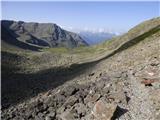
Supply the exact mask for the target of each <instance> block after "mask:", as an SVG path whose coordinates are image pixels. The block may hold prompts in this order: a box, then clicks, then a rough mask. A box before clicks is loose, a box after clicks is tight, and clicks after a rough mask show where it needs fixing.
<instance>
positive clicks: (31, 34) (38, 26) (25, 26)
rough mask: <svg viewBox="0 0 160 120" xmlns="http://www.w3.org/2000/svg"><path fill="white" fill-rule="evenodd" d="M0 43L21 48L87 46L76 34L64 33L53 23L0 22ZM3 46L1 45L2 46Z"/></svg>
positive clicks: (64, 31)
mask: <svg viewBox="0 0 160 120" xmlns="http://www.w3.org/2000/svg"><path fill="white" fill-rule="evenodd" d="M1 26H2V43H7V44H12V45H15V46H18V47H21V48H25V49H30V48H32V49H33V48H35V47H67V48H73V47H78V46H87V45H88V43H87V42H85V40H84V39H82V38H81V37H80V36H79V35H78V34H76V33H73V32H69V31H66V30H64V29H62V28H60V27H59V26H58V25H56V24H53V23H36V22H28V23H27V22H23V21H18V22H16V21H9V20H2V21H1ZM2 45H3V44H2Z"/></svg>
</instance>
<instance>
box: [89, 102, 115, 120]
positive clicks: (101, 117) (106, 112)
mask: <svg viewBox="0 0 160 120" xmlns="http://www.w3.org/2000/svg"><path fill="white" fill-rule="evenodd" d="M116 109H117V105H115V104H111V103H107V102H105V101H104V100H99V101H97V102H96V104H95V105H94V108H93V110H92V114H93V116H94V117H95V119H96V120H111V118H112V117H113V115H114V112H115V111H116Z"/></svg>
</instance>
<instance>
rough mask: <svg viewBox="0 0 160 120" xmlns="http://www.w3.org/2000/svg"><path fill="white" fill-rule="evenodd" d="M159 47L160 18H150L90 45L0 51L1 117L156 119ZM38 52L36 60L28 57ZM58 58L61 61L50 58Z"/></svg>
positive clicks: (159, 85)
mask: <svg viewBox="0 0 160 120" xmlns="http://www.w3.org/2000/svg"><path fill="white" fill-rule="evenodd" d="M159 48H160V18H154V19H151V20H148V21H146V22H143V23H141V24H139V25H138V26H136V27H135V28H133V29H131V30H130V31H129V32H128V33H126V34H124V35H122V36H120V37H117V38H115V39H113V40H111V41H107V42H105V43H103V44H101V45H97V46H93V47H89V48H81V49H80V48H79V49H73V50H72V51H69V50H66V49H58V50H57V49H51V50H50V51H48V50H47V51H42V52H40V53H39V52H36V53H28V54H26V55H24V56H23V55H22V53H16V54H15V53H14V52H10V51H3V52H2V105H3V106H2V108H3V109H2V119H4V120H6V119H12V120H14V119H15V120H18V119H20V120H22V119H24V120H159V119H160V96H159V94H158V93H159V92H160V54H159V53H160V49H159ZM52 51H53V52H52ZM84 51H86V53H85V54H82V53H83V52H84ZM55 52H57V54H55ZM51 53H52V54H51ZM30 54H31V55H30ZM37 54H38V55H37ZM58 54H61V55H63V58H62V57H61V56H58ZM89 54H92V55H91V56H90V55H89ZM35 55H36V59H35V58H34V57H35ZM48 55H49V56H50V55H53V56H56V57H57V58H55V57H53V56H52V57H51V56H50V57H48ZM87 55H88V56H87ZM31 56H32V57H31ZM33 56H34V57H33ZM82 56H83V58H81V57H82ZM85 56H87V57H85ZM40 57H41V58H42V61H38V62H39V63H38V64H39V65H38V64H33V63H32V62H29V61H33V60H37V59H39V58H40ZM33 58H34V59H33ZM44 58H47V60H45V59H44ZM77 58H78V59H77ZM80 58H81V59H80ZM17 59H18V60H17ZM56 59H58V62H59V61H61V62H63V63H58V62H50V61H53V60H54V61H56ZM62 59H63V60H62ZM64 59H65V61H64ZM11 61H12V62H11ZM44 61H48V65H46V66H44V65H43V62H44ZM13 62H14V63H13ZM55 63H56V65H55V66H54V65H53V64H55ZM66 63H68V64H67V65H66ZM9 64H10V67H8V66H7V65H9ZM29 65H30V66H29ZM33 65H34V67H33ZM41 65H42V66H43V67H40V66H41ZM22 66H23V67H22ZM49 66H50V67H49ZM29 68H31V70H32V71H31V70H30V71H27V70H28V69H29ZM33 70H34V71H33Z"/></svg>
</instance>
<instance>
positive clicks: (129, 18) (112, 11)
mask: <svg viewBox="0 0 160 120" xmlns="http://www.w3.org/2000/svg"><path fill="white" fill-rule="evenodd" d="M159 4H160V3H158V1H157V2H151V1H150V2H136V1H135V2H127V1H126V2H49V1H48V2H47V1H46V2H32V1H31V2H20V1H19V2H2V19H10V20H22V21H28V22H52V23H56V24H58V25H60V26H61V27H64V28H65V29H68V30H74V29H82V30H83V29H85V30H87V29H89V30H90V29H95V30H102V31H103V30H104V29H105V30H111V31H116V32H120V31H126V30H128V29H130V28H132V27H133V26H135V25H137V24H138V23H140V22H142V21H144V20H148V19H151V18H153V17H158V16H160V15H159V14H160V13H159V11H160V10H159Z"/></svg>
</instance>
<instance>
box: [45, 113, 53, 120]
mask: <svg viewBox="0 0 160 120" xmlns="http://www.w3.org/2000/svg"><path fill="white" fill-rule="evenodd" d="M55 117H56V113H55V112H52V113H49V114H48V115H47V116H46V117H45V120H54V119H55Z"/></svg>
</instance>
